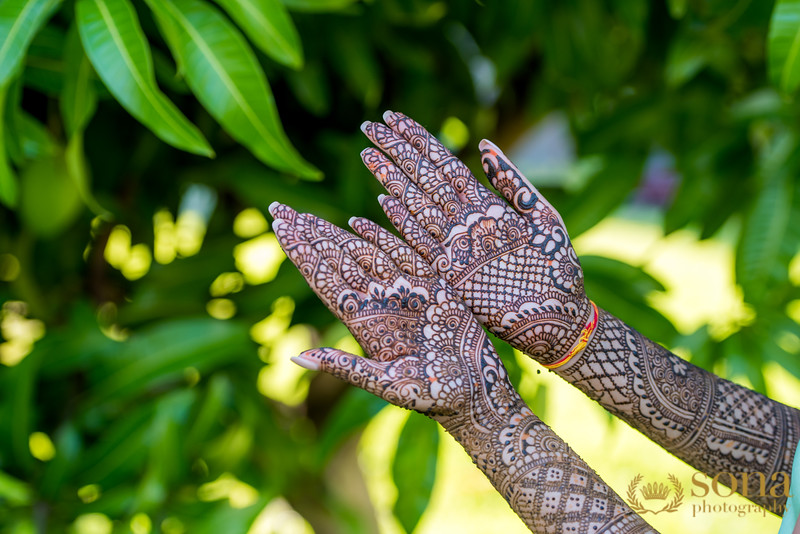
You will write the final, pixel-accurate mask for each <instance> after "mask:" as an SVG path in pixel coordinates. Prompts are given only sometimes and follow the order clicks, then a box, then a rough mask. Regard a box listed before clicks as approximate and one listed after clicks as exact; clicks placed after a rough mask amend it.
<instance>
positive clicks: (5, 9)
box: [0, 0, 61, 87]
mask: <svg viewBox="0 0 800 534" xmlns="http://www.w3.org/2000/svg"><path fill="white" fill-rule="evenodd" d="M60 3H61V0H5V1H4V2H0V87H3V86H4V85H6V83H7V82H8V80H10V79H11V78H12V77H13V76H14V75H15V74H16V73H17V69H18V68H19V66H20V64H21V63H22V58H23V57H25V52H26V51H27V50H28V46H29V45H30V44H31V40H32V39H33V36H34V35H36V32H37V31H39V28H41V27H42V24H44V23H45V22H46V21H47V19H48V18H50V15H52V14H53V11H55V8H56V7H57V6H58V4H60Z"/></svg>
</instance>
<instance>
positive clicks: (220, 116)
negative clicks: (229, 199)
mask: <svg viewBox="0 0 800 534" xmlns="http://www.w3.org/2000/svg"><path fill="white" fill-rule="evenodd" d="M149 5H150V8H151V9H152V10H153V13H154V14H155V16H156V19H157V20H158V22H159V25H160V27H161V28H162V31H163V33H164V37H165V39H166V40H167V42H168V43H169V45H170V49H171V50H172V52H173V53H174V54H175V56H176V57H177V58H178V63H179V65H180V66H181V68H182V69H183V70H184V71H185V72H184V75H185V76H186V81H187V83H188V84H189V87H190V88H191V89H192V92H194V93H195V95H197V98H198V99H199V100H200V102H201V103H202V104H203V106H204V107H205V108H206V109H207V110H208V111H209V113H211V115H213V116H214V118H215V119H217V120H218V121H219V122H220V123H221V124H222V126H223V127H224V128H225V130H226V131H227V132H228V133H229V134H230V135H231V136H232V137H233V138H234V139H236V140H237V141H239V142H240V143H242V144H243V145H245V146H246V147H247V148H249V149H250V151H251V152H253V154H254V155H255V156H256V157H258V158H259V159H260V160H261V161H263V162H264V163H266V164H268V165H270V166H272V167H275V168H277V169H280V170H283V171H286V172H288V173H291V174H295V175H297V176H300V177H303V178H309V179H317V178H319V177H320V172H319V171H318V170H317V169H315V168H314V167H313V166H311V165H310V164H308V163H307V162H306V161H305V160H303V158H302V157H301V156H300V155H299V154H298V152H297V151H296V150H295V148H294V147H293V146H292V145H291V143H290V141H289V139H288V137H286V134H285V133H284V131H283V127H282V126H281V123H280V118H279V117H278V110H277V108H276V107H275V101H274V99H273V96H272V92H271V91H270V88H269V86H268V85H267V79H266V76H265V75H264V72H263V70H262V69H261V66H260V65H259V63H258V61H257V60H256V58H255V55H254V54H253V51H252V49H251V48H250V47H249V45H248V44H247V42H246V41H245V40H244V38H243V37H242V36H241V34H240V33H239V31H238V30H237V29H236V28H235V27H234V26H233V25H232V24H231V23H230V22H228V20H227V19H226V18H225V17H223V16H222V15H221V14H220V13H219V11H217V10H216V9H214V8H213V7H211V6H210V5H209V4H206V3H204V2H200V1H199V0H168V1H164V2H155V1H152V0H151V1H150V2H149Z"/></svg>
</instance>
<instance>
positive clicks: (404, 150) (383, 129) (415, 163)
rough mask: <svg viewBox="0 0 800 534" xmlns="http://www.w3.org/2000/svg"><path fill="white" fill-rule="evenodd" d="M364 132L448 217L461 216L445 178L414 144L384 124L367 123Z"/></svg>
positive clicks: (457, 199)
mask: <svg viewBox="0 0 800 534" xmlns="http://www.w3.org/2000/svg"><path fill="white" fill-rule="evenodd" d="M361 129H362V131H363V132H364V133H365V134H366V135H367V137H369V139H370V140H371V141H372V142H373V143H375V145H377V146H378V147H379V148H380V149H381V150H383V151H384V152H386V153H387V154H388V155H389V156H390V157H391V158H392V159H393V160H394V161H395V163H397V166H398V167H400V169H402V171H403V172H404V173H405V174H406V176H408V178H409V179H410V180H411V181H412V182H414V183H415V184H417V185H418V186H419V187H420V188H421V189H422V190H423V191H424V192H425V193H427V195H428V197H429V198H430V199H431V200H432V201H433V202H434V203H436V204H437V205H438V206H439V207H440V208H441V210H442V212H444V213H445V214H446V215H447V216H448V217H456V216H457V215H459V214H460V213H461V208H462V204H463V203H462V200H461V198H459V196H458V194H457V193H456V191H455V189H453V186H452V185H450V183H449V182H448V181H447V180H446V179H445V178H444V176H443V175H442V174H441V173H440V172H439V170H438V169H437V168H436V166H435V165H434V164H433V163H431V161H430V160H429V159H428V158H425V157H423V156H422V155H421V154H420V153H419V152H418V151H417V150H416V149H415V148H414V147H413V146H411V144H410V143H409V142H408V141H406V140H405V139H404V138H403V137H401V136H400V135H399V134H398V133H396V132H395V131H394V130H392V129H391V128H388V127H387V126H385V125H383V124H378V123H374V122H365V123H364V124H362V125H361Z"/></svg>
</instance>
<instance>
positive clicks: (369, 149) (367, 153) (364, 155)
mask: <svg viewBox="0 0 800 534" xmlns="http://www.w3.org/2000/svg"><path fill="white" fill-rule="evenodd" d="M370 152H372V149H371V148H365V149H364V150H362V151H361V159H364V158H366V157H367V156H368V155H369V154H370Z"/></svg>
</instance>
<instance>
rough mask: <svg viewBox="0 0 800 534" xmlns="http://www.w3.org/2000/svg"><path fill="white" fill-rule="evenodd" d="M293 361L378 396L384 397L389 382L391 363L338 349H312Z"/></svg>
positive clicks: (295, 357)
mask: <svg viewBox="0 0 800 534" xmlns="http://www.w3.org/2000/svg"><path fill="white" fill-rule="evenodd" d="M292 361H293V362H294V363H296V364H297V365H299V366H300V367H305V368H306V369H310V370H312V371H325V372H326V373H330V374H332V375H333V376H335V377H336V378H338V379H340V380H344V381H345V382H349V383H350V384H352V385H354V386H356V387H360V388H361V389H364V390H366V391H368V392H370V393H373V394H375V395H378V396H382V395H381V394H382V393H383V391H384V390H385V389H386V386H387V384H388V382H389V380H388V377H387V376H386V369H387V367H388V365H389V362H379V361H377V360H370V359H369V358H363V357H361V356H356V355H355V354H350V353H348V352H343V351H341V350H337V349H331V348H327V347H325V348H321V349H310V350H307V351H305V352H303V353H301V354H300V355H299V356H294V357H293V358H292Z"/></svg>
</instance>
